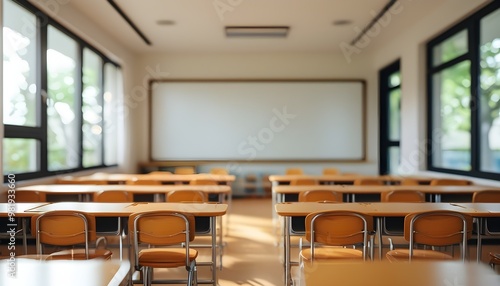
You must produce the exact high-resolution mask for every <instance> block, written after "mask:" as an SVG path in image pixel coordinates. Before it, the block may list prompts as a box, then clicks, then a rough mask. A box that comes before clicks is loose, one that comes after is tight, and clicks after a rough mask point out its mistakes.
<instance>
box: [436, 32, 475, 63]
mask: <svg viewBox="0 0 500 286" xmlns="http://www.w3.org/2000/svg"><path fill="white" fill-rule="evenodd" d="M467 41H468V40H467V30H463V31H461V32H458V33H457V34H455V35H453V36H452V37H450V38H448V39H447V40H446V41H444V42H442V43H441V44H439V45H437V46H435V47H434V49H433V55H434V60H433V65H434V66H437V65H440V64H442V63H445V62H447V61H449V60H452V59H454V58H456V57H458V56H461V55H463V54H465V53H467V51H468V45H467Z"/></svg>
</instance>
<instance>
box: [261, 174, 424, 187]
mask: <svg viewBox="0 0 500 286" xmlns="http://www.w3.org/2000/svg"><path fill="white" fill-rule="evenodd" d="M298 179H312V180H316V181H318V182H320V183H336V184H341V183H346V184H352V183H353V182H354V181H355V180H358V179H376V180H383V181H385V182H391V183H399V182H401V181H402V180H404V179H413V180H417V181H419V182H420V183H421V184H429V183H430V181H431V180H432V178H429V177H419V176H407V177H404V176H392V175H384V176H376V175H372V176H370V175H356V174H345V175H342V174H339V175H306V174H304V175H271V176H269V181H271V182H272V183H273V184H274V185H279V184H283V183H289V182H290V181H293V180H298Z"/></svg>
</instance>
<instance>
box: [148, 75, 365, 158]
mask: <svg viewBox="0 0 500 286" xmlns="http://www.w3.org/2000/svg"><path fill="white" fill-rule="evenodd" d="M364 92H365V87H364V81H360V80H356V81H333V80H331V81H326V80H321V81H253V80H252V81H243V80H242V81H153V82H152V83H151V100H150V104H151V105H150V111H151V112H150V116H151V121H150V124H151V128H150V131H151V134H150V135H151V150H150V151H151V159H152V160H153V161H219V160H220V161H227V160H236V161H241V160H246V161H252V160H255V161H267V160H270V161H281V160H286V161H300V160H308V161H309V160H320V161H323V160H364V159H365V140H364V138H365V127H364V126H365V114H364V112H365V111H364V110H365V107H364V106H365V95H364Z"/></svg>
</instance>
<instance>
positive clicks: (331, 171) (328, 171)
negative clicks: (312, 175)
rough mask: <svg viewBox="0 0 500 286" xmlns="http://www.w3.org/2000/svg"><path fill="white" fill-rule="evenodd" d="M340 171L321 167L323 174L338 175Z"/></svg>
mask: <svg viewBox="0 0 500 286" xmlns="http://www.w3.org/2000/svg"><path fill="white" fill-rule="evenodd" d="M339 174H340V171H339V169H337V168H325V169H323V175H339Z"/></svg>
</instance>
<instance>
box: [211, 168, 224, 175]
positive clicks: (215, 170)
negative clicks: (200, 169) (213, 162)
mask: <svg viewBox="0 0 500 286" xmlns="http://www.w3.org/2000/svg"><path fill="white" fill-rule="evenodd" d="M210 174H214V175H228V174H229V172H228V171H227V170H226V169H225V168H212V169H210Z"/></svg>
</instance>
